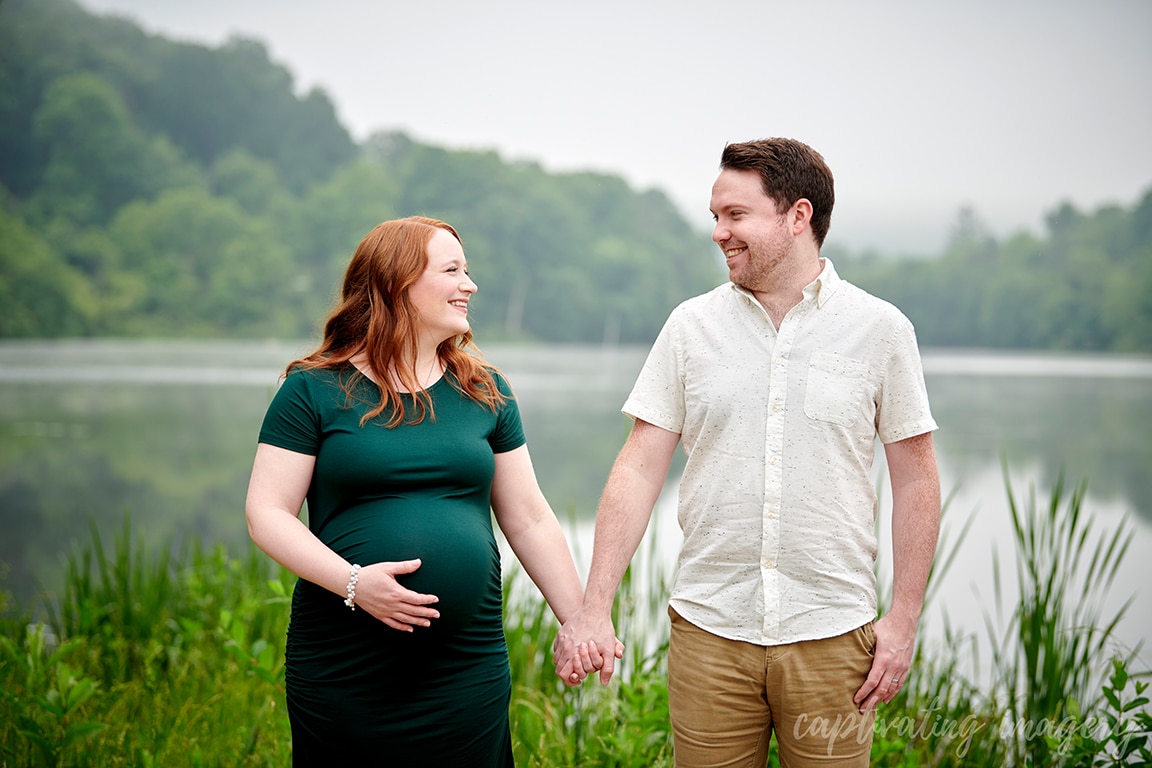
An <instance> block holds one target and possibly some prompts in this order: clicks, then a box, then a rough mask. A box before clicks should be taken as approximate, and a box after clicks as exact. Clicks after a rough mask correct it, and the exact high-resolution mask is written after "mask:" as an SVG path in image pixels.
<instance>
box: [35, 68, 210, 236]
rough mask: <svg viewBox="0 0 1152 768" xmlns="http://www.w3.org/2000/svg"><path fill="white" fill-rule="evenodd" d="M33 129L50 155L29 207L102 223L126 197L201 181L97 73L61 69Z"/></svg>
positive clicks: (46, 215) (46, 213)
mask: <svg viewBox="0 0 1152 768" xmlns="http://www.w3.org/2000/svg"><path fill="white" fill-rule="evenodd" d="M33 123H34V134H35V136H36V138H37V139H38V141H39V142H40V144H41V146H43V147H44V148H45V151H46V153H47V156H48V162H47V166H46V168H45V171H44V176H43V178H42V179H41V182H40V185H39V187H38V189H37V191H36V193H35V195H34V196H33V199H32V208H33V210H34V211H35V212H36V214H37V216H38V217H39V218H41V219H44V220H48V219H51V218H53V217H56V216H60V217H64V218H66V219H68V220H69V221H72V222H76V223H80V224H105V223H107V222H108V221H109V220H110V219H111V218H112V216H113V214H114V213H115V212H116V211H117V210H119V209H120V208H121V207H122V206H123V205H125V204H127V203H128V202H130V201H132V200H135V199H138V198H142V197H143V198H146V197H152V196H153V195H155V194H156V193H158V192H160V191H161V190H164V189H170V188H173V187H180V186H190V185H195V184H198V183H200V179H199V175H198V173H197V171H196V170H195V169H194V168H193V167H191V166H190V165H188V164H186V163H184V162H183V161H182V160H181V158H180V157H179V155H178V153H177V151H176V149H175V147H173V146H172V144H171V143H169V142H168V141H167V140H166V139H164V138H162V137H156V138H151V137H148V136H146V135H144V134H143V133H142V132H141V131H140V130H139V129H138V128H137V127H136V125H135V124H134V123H133V122H132V118H131V116H130V115H129V113H128V110H127V108H126V107H125V105H124V102H123V100H122V99H121V98H120V96H119V94H117V93H116V91H115V90H113V88H112V87H111V86H110V85H108V83H107V82H105V81H104V80H103V79H102V78H100V77H99V76H97V75H93V74H89V73H80V74H74V75H66V76H64V77H61V78H60V79H58V80H57V81H55V82H54V83H53V84H52V85H51V86H50V87H49V88H48V89H47V91H46V92H45V94H44V102H43V104H42V105H41V107H40V108H39V110H37V113H36V116H35V119H34V121H33Z"/></svg>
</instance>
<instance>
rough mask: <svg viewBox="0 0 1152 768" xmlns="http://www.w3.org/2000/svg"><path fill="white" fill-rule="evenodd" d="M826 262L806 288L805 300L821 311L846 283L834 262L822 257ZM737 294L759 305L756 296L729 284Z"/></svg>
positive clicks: (733, 284) (745, 289)
mask: <svg viewBox="0 0 1152 768" xmlns="http://www.w3.org/2000/svg"><path fill="white" fill-rule="evenodd" d="M821 259H822V260H823V262H824V268H823V269H821V270H820V274H819V275H817V276H816V279H815V280H813V281H812V282H810V283H808V285H806V286H804V291H803V292H804V298H805V299H806V300H807V301H815V302H816V308H817V309H820V308H822V307H823V306H824V305H825V304H827V303H828V299H830V298H832V295H833V294H834V293H836V289H837V288H839V287H840V284H841V283H842V282H844V281H843V280H842V279H841V278H840V275H839V274H838V273H837V272H836V267H834V266H832V260H831V259H829V258H826V257H821ZM728 285H730V286H731V287H732V289H733V290H735V291H736V292H737V293H740V294H743V295H744V296H746V297H748V299H750V300H751V301H752V303H753V304H756V305H759V302H758V301H756V296H755V294H753V293H752V292H751V291H749V290H748V289H747V288H742V287H740V286H739V285H736V284H735V283H728Z"/></svg>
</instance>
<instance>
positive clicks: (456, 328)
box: [408, 229, 476, 344]
mask: <svg viewBox="0 0 1152 768" xmlns="http://www.w3.org/2000/svg"><path fill="white" fill-rule="evenodd" d="M475 292H476V283H474V282H472V278H470V277H468V261H467V260H466V259H465V258H464V249H463V248H462V247H461V246H460V241H459V240H457V239H456V238H455V237H453V236H452V234H451V233H450V232H448V231H447V230H443V229H438V230H436V233H435V234H434V235H432V239H431V240H429V241H428V266H427V267H425V268H424V274H422V275H420V277H419V278H418V279H417V280H416V282H415V283H413V284H412V287H411V288H409V289H408V297H409V298H410V299H411V301H412V305H413V306H414V307H415V308H416V311H417V312H418V313H419V315H420V330H421V333H422V334H423V335H424V336H425V337H426V338H427V339H428V340H429V341H432V342H433V343H435V344H439V343H440V342H442V341H444V340H445V339H450V338H452V337H453V336H457V335H459V334H463V333H467V332H468V331H469V330H470V327H469V325H468V300H469V299H470V298H471V297H472V294H473V293H475Z"/></svg>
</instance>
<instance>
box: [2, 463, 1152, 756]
mask: <svg viewBox="0 0 1152 768" xmlns="http://www.w3.org/2000/svg"><path fill="white" fill-rule="evenodd" d="M1005 480H1006V485H1007V486H1008V493H1009V498H1010V507H1011V510H1012V516H1013V521H1014V553H1015V557H1016V563H1017V565H1016V577H1017V585H1016V586H1017V587H1018V588H1019V598H1018V600H1017V601H1016V604H1015V605H1004V606H1000V608H1001V611H1002V613H1001V615H1000V616H998V617H992V616H989V617H988V618H987V621H986V632H987V634H988V639H989V640H990V641H991V643H992V648H993V649H994V650H993V653H992V658H991V661H992V666H991V670H990V671H989V672H988V678H987V679H984V678H983V677H981V675H982V674H983V672H981V675H974V674H973V673H972V672H970V670H978V669H979V664H978V662H979V659H978V658H976V656H977V653H976V642H975V636H973V635H964V634H962V633H960V632H959V631H957V630H954V629H953V628H951V627H950V626H947V624H946V626H945V631H944V642H943V643H942V644H941V645H930V646H929V645H925V646H923V647H921V648H919V649H918V650H917V658H916V660H915V662H914V668H913V674H912V675H910V676H909V678H908V683H907V685H906V686H905V688H904V690H902V691H901V693H900V694H899V696H898V697H897V698H896V699H895V700H894V701H893V702H892V703H891V704H889V705H887V706H885V707H882V708H881V710H880V711H879V712H878V717H877V722H876V731H875V738H874V745H873V757H872V764H873V765H874V766H899V767H900V768H912V767H913V766H916V767H918V768H919V767H923V766H937V767H939V768H960V767H961V766H992V765H995V766H1016V767H1017V768H1024V766H1041V765H1043V766H1058V767H1062V768H1089V767H1090V766H1101V765H1107V766H1121V765H1148V764H1150V763H1152V756H1150V754H1149V749H1148V743H1149V737H1150V735H1152V732H1150V728H1152V715H1150V714H1149V704H1148V697H1147V695H1146V686H1147V682H1145V679H1146V677H1147V676H1148V672H1147V670H1143V669H1133V666H1134V665H1135V664H1136V659H1137V655H1136V650H1138V649H1120V648H1118V647H1117V646H1116V645H1115V643H1114V630H1115V627H1116V625H1117V623H1118V622H1119V620H1120V617H1121V616H1122V615H1123V613H1124V611H1125V610H1127V604H1125V605H1124V606H1123V607H1122V609H1121V610H1119V611H1117V612H1115V613H1112V614H1106V613H1104V612H1103V608H1102V605H1103V603H1104V601H1103V595H1104V594H1105V593H1106V592H1107V591H1108V589H1109V588H1110V587H1112V586H1113V581H1114V578H1115V576H1116V572H1117V566H1118V565H1119V563H1120V561H1121V560H1122V559H1123V558H1124V557H1125V555H1126V554H1127V546H1128V542H1129V540H1130V538H1131V530H1130V528H1129V527H1128V526H1127V525H1123V526H1121V527H1120V528H1118V529H1117V530H1114V531H1111V532H1099V533H1095V532H1094V521H1093V520H1092V516H1091V515H1090V514H1088V513H1087V512H1086V511H1085V510H1084V509H1083V501H1084V487H1083V485H1080V486H1077V487H1076V488H1074V489H1073V491H1072V492H1071V493H1070V494H1068V493H1066V492H1065V489H1064V485H1063V483H1062V482H1060V483H1057V485H1056V487H1055V488H1054V489H1053V491H1052V493H1051V497H1050V499H1049V502H1048V503H1047V505H1046V506H1040V505H1038V504H1037V503H1036V501H1035V493H1033V494H1030V496H1029V497H1028V500H1027V502H1026V503H1025V504H1023V505H1020V504H1017V502H1016V500H1015V497H1014V494H1013V492H1012V488H1011V484H1010V483H1009V482H1008V479H1007V475H1006V476H1005ZM649 541H650V545H649V546H650V547H652V549H651V550H650V551H648V552H647V553H646V555H645V553H643V552H642V553H641V554H642V555H645V556H641V557H639V558H637V560H636V561H635V564H634V567H633V568H630V569H629V571H628V573H627V575H626V577H625V582H624V584H623V585H622V587H621V590H620V593H619V598H618V600H617V604H616V606H615V609H614V610H615V614H614V620H615V622H616V627H617V631H618V632H619V633H620V636H621V637H622V638H624V639H625V640H626V641H627V643H628V645H627V649H626V655H625V658H624V659H623V660H622V662H621V664H620V667H619V669H620V671H619V674H618V675H617V676H616V678H614V680H613V681H612V683H610V684H609V685H608V686H601V685H600V684H599V683H596V682H586V683H585V684H584V685H582V686H580V687H577V688H568V687H566V686H564V684H563V683H562V682H561V681H560V680H559V679H558V678H557V677H556V675H555V673H554V671H553V665H552V640H553V638H554V636H555V632H556V629H557V627H556V621H555V619H554V617H553V616H552V614H551V612H550V611H549V610H548V608H547V607H546V605H545V604H544V602H543V600H542V599H540V597H539V595H538V593H536V591H535V589H534V587H532V586H531V584H530V582H528V580H527V579H526V578H525V577H524V575H523V574H522V572H520V571H519V570H518V569H516V568H513V569H512V570H511V571H510V572H509V574H508V576H507V583H506V587H507V588H506V597H505V600H506V606H505V620H506V633H507V638H508V651H509V662H510V665H511V670H512V679H513V693H512V705H511V719H512V727H513V745H514V750H515V754H516V760H517V764H518V765H519V766H521V768H537V767H538V768H544V767H545V766H547V767H548V768H567V767H571V768H575V767H576V766H581V767H582V768H583V767H585V766H587V767H596V766H603V767H605V768H607V767H620V768H624V767H625V766H627V767H631V766H644V767H645V768H650V767H653V766H655V767H657V768H659V767H661V766H671V765H672V742H671V734H670V726H669V722H668V701H667V687H666V666H665V658H666V651H667V628H668V622H667V618H666V615H665V611H666V601H667V586H668V583H669V582H670V576H671V574H670V573H668V572H666V566H665V565H664V564H662V561H661V559H660V558H659V557H658V553H656V552H655V549H654V548H655V546H656V545H655V542H654V540H653V539H649ZM954 546H955V545H954V544H952V545H950V546H949V547H946V548H945V551H944V552H943V553H942V556H941V558H940V560H939V562H940V564H941V565H940V568H939V569H938V571H937V572H936V573H935V574H934V576H933V579H938V578H939V577H940V575H941V574H942V572H943V570H945V569H946V568H947V564H948V563H949V562H950V561H951V560H950V552H952V551H954V550H953V548H954ZM66 569H67V585H66V586H65V588H64V590H63V592H62V594H61V596H60V598H59V599H58V600H57V601H56V602H54V603H53V604H52V605H50V606H43V607H41V608H42V610H39V611H37V610H33V607H32V606H18V605H14V604H13V603H12V601H11V599H10V598H8V597H7V596H6V593H4V592H3V590H0V768H2V767H4V766H21V767H22V768H24V767H25V766H30V767H33V768H35V767H38V766H79V765H84V766H166V767H167V766H286V765H289V764H290V752H291V738H290V733H289V729H288V722H287V717H286V715H285V713H284V711H283V707H284V687H283V680H284V678H283V674H284V670H283V658H284V639H285V631H286V628H287V621H288V605H287V602H288V599H289V598H288V595H289V593H290V591H291V588H292V585H293V583H294V580H295V578H294V577H293V576H292V575H291V574H289V573H288V572H287V571H285V570H284V569H282V568H279V567H278V566H275V565H274V564H273V563H271V561H270V560H269V559H268V558H267V557H266V556H264V555H263V554H262V553H260V552H259V551H258V550H256V549H255V548H254V547H253V548H251V549H250V550H249V551H248V552H247V553H246V554H244V555H243V556H241V557H235V556H233V555H231V554H229V553H227V552H225V551H224V550H223V549H222V548H219V547H215V548H205V547H203V546H201V545H200V544H198V543H196V542H192V543H189V544H187V545H185V546H183V547H181V548H179V549H173V548H171V547H168V548H165V549H164V550H162V551H156V550H154V549H152V548H148V547H145V546H144V545H143V544H142V543H141V542H140V541H139V540H137V539H134V538H133V537H132V534H131V526H130V523H129V522H128V521H125V524H124V526H123V528H122V530H121V532H120V533H119V534H118V535H117V536H116V537H115V539H114V541H113V542H112V543H111V545H108V546H106V545H105V543H104V542H103V541H102V540H101V538H100V536H99V535H98V533H97V532H96V531H95V530H93V532H92V540H91V542H90V543H89V544H88V545H86V546H85V547H84V548H82V549H80V550H78V551H77V552H75V553H74V554H73V555H72V556H71V557H70V558H69V560H68V562H67V564H66ZM930 594H933V593H931V592H930ZM35 615H40V616H44V615H46V616H48V619H47V620H45V621H39V622H37V621H33V619H32V617H33V616H35ZM945 621H946V622H947V619H945ZM1028 723H1031V724H1032V725H1033V726H1035V725H1037V724H1039V723H1048V724H1049V725H1051V726H1057V725H1058V726H1061V727H1060V728H1051V727H1050V728H1048V729H1047V730H1045V731H1041V730H1039V729H1037V728H1035V727H1033V728H1031V729H1029V728H1026V727H1023V726H1022V724H1028ZM770 765H771V766H775V765H777V761H776V758H775V755H774V754H773V755H772V757H771V760H770Z"/></svg>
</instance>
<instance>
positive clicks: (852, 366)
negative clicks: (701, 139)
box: [622, 259, 936, 645]
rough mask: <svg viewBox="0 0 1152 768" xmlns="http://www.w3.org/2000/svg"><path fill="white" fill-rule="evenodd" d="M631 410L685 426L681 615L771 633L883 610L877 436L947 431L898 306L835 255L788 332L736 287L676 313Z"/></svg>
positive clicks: (724, 627)
mask: <svg viewBox="0 0 1152 768" xmlns="http://www.w3.org/2000/svg"><path fill="white" fill-rule="evenodd" d="M622 410H623V412H624V413H625V414H627V415H628V416H630V417H632V418H635V419H642V420H644V421H647V422H649V423H651V424H654V425H656V426H658V427H661V428H663V429H666V430H669V431H671V432H676V433H678V434H679V435H680V436H681V443H682V446H683V449H684V452H685V454H686V455H687V457H688V459H687V463H686V466H685V469H684V475H683V477H682V479H681V482H680V500H679V509H678V518H679V522H680V527H681V529H682V531H683V532H684V544H683V548H682V549H681V552H680V558H679V563H678V567H677V575H676V579H675V582H674V584H673V587H672V595H671V603H672V606H673V607H674V608H675V609H676V611H677V612H678V613H679V614H680V615H681V616H683V617H684V618H685V619H687V620H688V621H690V622H692V623H693V624H695V625H697V626H699V627H701V628H703V629H706V630H708V631H709V632H712V633H713V634H717V635H720V636H721V637H726V638H730V639H733V640H743V641H747V642H751V643H756V644H758V645H778V644H782V643H792V642H797V641H800V640H814V639H818V638H825V637H834V636H836V635H839V634H843V633H844V632H847V631H850V630H852V629H855V628H856V627H859V626H861V625H863V624H865V623H867V622H868V621H871V620H873V619H875V618H876V611H877V606H876V580H875V571H874V568H873V565H874V562H875V559H876V525H875V523H876V509H877V499H876V492H875V490H874V488H873V485H872V474H871V470H872V461H873V457H874V454H875V447H876V438H877V437H879V439H880V440H881V441H882V442H884V443H890V442H895V441H897V440H903V439H904V438H907V437H912V436H915V435H919V434H923V433H925V432H930V431H932V430H934V429H936V422H935V421H934V420H933V418H932V414H931V411H930V409H929V406H928V396H927V391H926V390H925V387H924V375H923V370H922V368H921V364H920V353H919V350H918V349H917V346H916V337H915V332H914V331H913V328H912V324H911V323H910V322H909V321H908V319H907V318H906V317H905V316H904V315H903V314H902V313H901V312H900V311H899V310H898V309H896V308H895V307H894V306H892V305H891V304H889V303H887V302H885V301H882V300H880V299H878V298H876V297H874V296H871V295H870V294H868V293H865V292H864V291H862V290H860V289H859V288H857V287H856V286H854V285H852V284H851V283H848V282H846V281H844V280H842V279H841V278H840V277H839V276H838V275H837V274H836V270H835V269H834V268H833V266H832V263H831V262H830V261H828V260H827V259H825V260H824V268H823V270H822V272H821V274H820V276H819V277H818V278H817V279H816V280H815V281H813V282H812V283H811V284H810V285H808V286H807V287H806V288H805V289H804V298H803V299H802V300H801V302H800V303H799V304H797V305H796V306H795V307H793V308H792V310H791V311H789V312H788V314H787V315H786V316H785V318H784V320H783V322H782V323H781V324H780V329H779V331H778V332H777V330H776V328H775V327H774V326H773V324H772V322H771V320H770V319H769V318H768V315H767V313H766V312H765V311H764V309H763V307H762V306H761V305H760V303H759V302H758V301H757V300H756V298H755V297H754V296H753V295H752V294H751V293H750V292H748V291H745V290H744V289H742V288H739V287H737V286H734V285H733V284H731V283H727V284H725V285H722V286H720V287H718V288H716V289H714V290H712V291H710V292H709V293H706V294H704V295H702V296H697V297H695V298H693V299H689V300H688V301H685V302H684V303H683V304H681V305H680V306H679V307H677V308H676V309H675V310H674V311H673V312H672V314H671V315H670V316H669V318H668V321H667V322H666V323H665V325H664V328H663V330H662V331H661V332H660V335H659V337H658V338H657V339H656V342H655V344H654V345H653V347H652V351H651V352H650V353H649V356H648V359H647V362H646V363H645V364H644V368H643V369H642V370H641V372H640V375H639V377H638V379H637V381H636V385H635V387H634V388H633V390H632V393H631V394H630V395H629V397H628V399H627V401H626V402H625V404H624V407H623V409H622Z"/></svg>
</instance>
